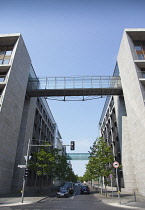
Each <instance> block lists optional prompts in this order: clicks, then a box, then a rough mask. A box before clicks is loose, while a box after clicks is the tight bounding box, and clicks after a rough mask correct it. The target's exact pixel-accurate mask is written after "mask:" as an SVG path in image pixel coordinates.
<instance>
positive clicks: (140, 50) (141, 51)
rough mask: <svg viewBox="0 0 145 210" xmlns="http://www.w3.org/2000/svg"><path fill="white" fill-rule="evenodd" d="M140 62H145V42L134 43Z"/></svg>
mask: <svg viewBox="0 0 145 210" xmlns="http://www.w3.org/2000/svg"><path fill="white" fill-rule="evenodd" d="M134 47H135V50H136V53H137V56H138V60H145V41H134Z"/></svg>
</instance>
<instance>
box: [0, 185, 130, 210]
mask: <svg viewBox="0 0 145 210" xmlns="http://www.w3.org/2000/svg"><path fill="white" fill-rule="evenodd" d="M1 208H2V209H3V210H21V209H22V210H30V209H31V210H32V209H33V210H40V209H42V210H67V209H68V210H96V209H97V210H115V209H116V210H121V209H126V210H127V209H129V208H120V207H113V206H109V205H106V204H104V203H103V202H102V201H101V200H100V199H99V198H97V194H94V193H93V192H91V193H90V194H82V195H81V194H80V187H75V192H74V194H73V195H72V196H70V197H69V198H57V197H48V198H45V199H43V200H41V201H39V202H37V203H34V204H28V205H21V206H9V207H1ZM1 208H0V209H1Z"/></svg>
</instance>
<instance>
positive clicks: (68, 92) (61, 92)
mask: <svg viewBox="0 0 145 210" xmlns="http://www.w3.org/2000/svg"><path fill="white" fill-rule="evenodd" d="M27 94H28V96H30V97H53V96H104V95H122V88H84V89H82V88H78V89H77V88H75V89H36V90H28V91H27Z"/></svg>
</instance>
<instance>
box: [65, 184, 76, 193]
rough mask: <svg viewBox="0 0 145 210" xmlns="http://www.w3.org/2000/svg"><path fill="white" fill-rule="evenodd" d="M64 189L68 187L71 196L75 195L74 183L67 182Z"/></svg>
mask: <svg viewBox="0 0 145 210" xmlns="http://www.w3.org/2000/svg"><path fill="white" fill-rule="evenodd" d="M64 187H68V188H69V192H70V194H73V193H74V186H73V183H72V182H66V183H65V184H64Z"/></svg>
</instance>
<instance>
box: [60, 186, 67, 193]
mask: <svg viewBox="0 0 145 210" xmlns="http://www.w3.org/2000/svg"><path fill="white" fill-rule="evenodd" d="M59 191H60V192H67V188H66V187H60V189H59Z"/></svg>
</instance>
